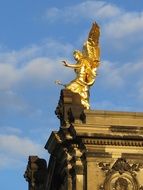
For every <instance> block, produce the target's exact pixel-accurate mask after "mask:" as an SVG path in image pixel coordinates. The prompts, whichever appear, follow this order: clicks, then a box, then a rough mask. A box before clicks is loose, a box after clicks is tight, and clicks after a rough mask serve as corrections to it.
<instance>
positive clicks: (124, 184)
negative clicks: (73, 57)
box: [24, 90, 143, 190]
mask: <svg viewBox="0 0 143 190" xmlns="http://www.w3.org/2000/svg"><path fill="white" fill-rule="evenodd" d="M56 115H57V117H58V118H59V119H60V128H59V130H58V131H53V132H52V133H51V135H50V137H49V139H48V141H47V143H46V145H45V149H46V150H47V151H48V152H49V153H50V159H49V163H48V166H47V164H46V161H45V160H43V159H41V158H38V157H37V156H30V157H29V162H28V165H27V170H26V172H25V175H24V176H25V178H26V180H27V181H28V184H29V190H143V113H137V112H117V111H98V110H85V109H84V107H83V106H82V105H81V103H80V97H79V95H78V94H74V93H72V92H70V91H69V90H62V91H61V96H60V100H59V104H58V107H57V109H56Z"/></svg>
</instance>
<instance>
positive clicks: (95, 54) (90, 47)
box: [63, 23, 100, 109]
mask: <svg viewBox="0 0 143 190" xmlns="http://www.w3.org/2000/svg"><path fill="white" fill-rule="evenodd" d="M99 36H100V29H99V26H98V25H97V23H93V25H92V28H91V30H90V32H89V36H88V40H87V41H86V42H85V43H84V45H83V50H82V52H81V51H78V50H76V51H74V52H73V56H74V59H75V60H76V63H75V64H69V63H67V62H66V61H63V64H64V66H66V67H69V68H73V69H74V70H75V73H76V78H75V79H74V80H72V81H71V82H70V83H69V84H67V85H65V88H66V89H69V90H71V91H72V92H74V93H78V94H79V95H80V97H81V103H82V105H83V106H84V107H85V108H86V109H89V107H90V105H89V89H90V86H92V85H93V83H94V82H95V78H96V75H97V67H98V66H99V63H100V48H99Z"/></svg>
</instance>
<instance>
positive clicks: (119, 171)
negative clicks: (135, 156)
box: [99, 158, 142, 190]
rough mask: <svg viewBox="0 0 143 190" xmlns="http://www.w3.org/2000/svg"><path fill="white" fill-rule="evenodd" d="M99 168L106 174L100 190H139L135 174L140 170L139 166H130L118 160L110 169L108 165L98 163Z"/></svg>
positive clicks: (122, 160)
mask: <svg viewBox="0 0 143 190" xmlns="http://www.w3.org/2000/svg"><path fill="white" fill-rule="evenodd" d="M99 167H101V169H102V170H103V171H104V172H105V173H106V178H105V180H104V184H103V185H101V186H100V190H139V189H141V188H142V187H139V184H138V181H137V179H136V172H138V171H139V170H140V168H142V165H141V164H132V165H130V164H129V163H128V162H127V161H126V160H125V159H123V158H119V159H118V160H117V161H116V162H115V163H114V165H113V166H112V168H111V169H110V164H107V163H99Z"/></svg>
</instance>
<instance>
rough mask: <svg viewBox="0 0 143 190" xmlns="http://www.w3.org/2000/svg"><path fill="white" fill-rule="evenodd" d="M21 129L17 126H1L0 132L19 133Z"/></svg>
mask: <svg viewBox="0 0 143 190" xmlns="http://www.w3.org/2000/svg"><path fill="white" fill-rule="evenodd" d="M21 133H22V131H21V130H20V129H19V128H15V127H11V126H1V127H0V134H13V135H15V134H17V135H18V134H21Z"/></svg>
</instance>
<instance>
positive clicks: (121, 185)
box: [114, 177, 128, 190]
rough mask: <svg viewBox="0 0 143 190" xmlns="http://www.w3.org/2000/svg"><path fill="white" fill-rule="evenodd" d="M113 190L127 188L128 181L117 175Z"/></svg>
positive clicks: (126, 189) (125, 189) (124, 189)
mask: <svg viewBox="0 0 143 190" xmlns="http://www.w3.org/2000/svg"><path fill="white" fill-rule="evenodd" d="M114 189H115V190H128V181H127V180H126V179H125V178H123V177H119V178H118V179H117V180H116V181H115V187H114Z"/></svg>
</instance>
